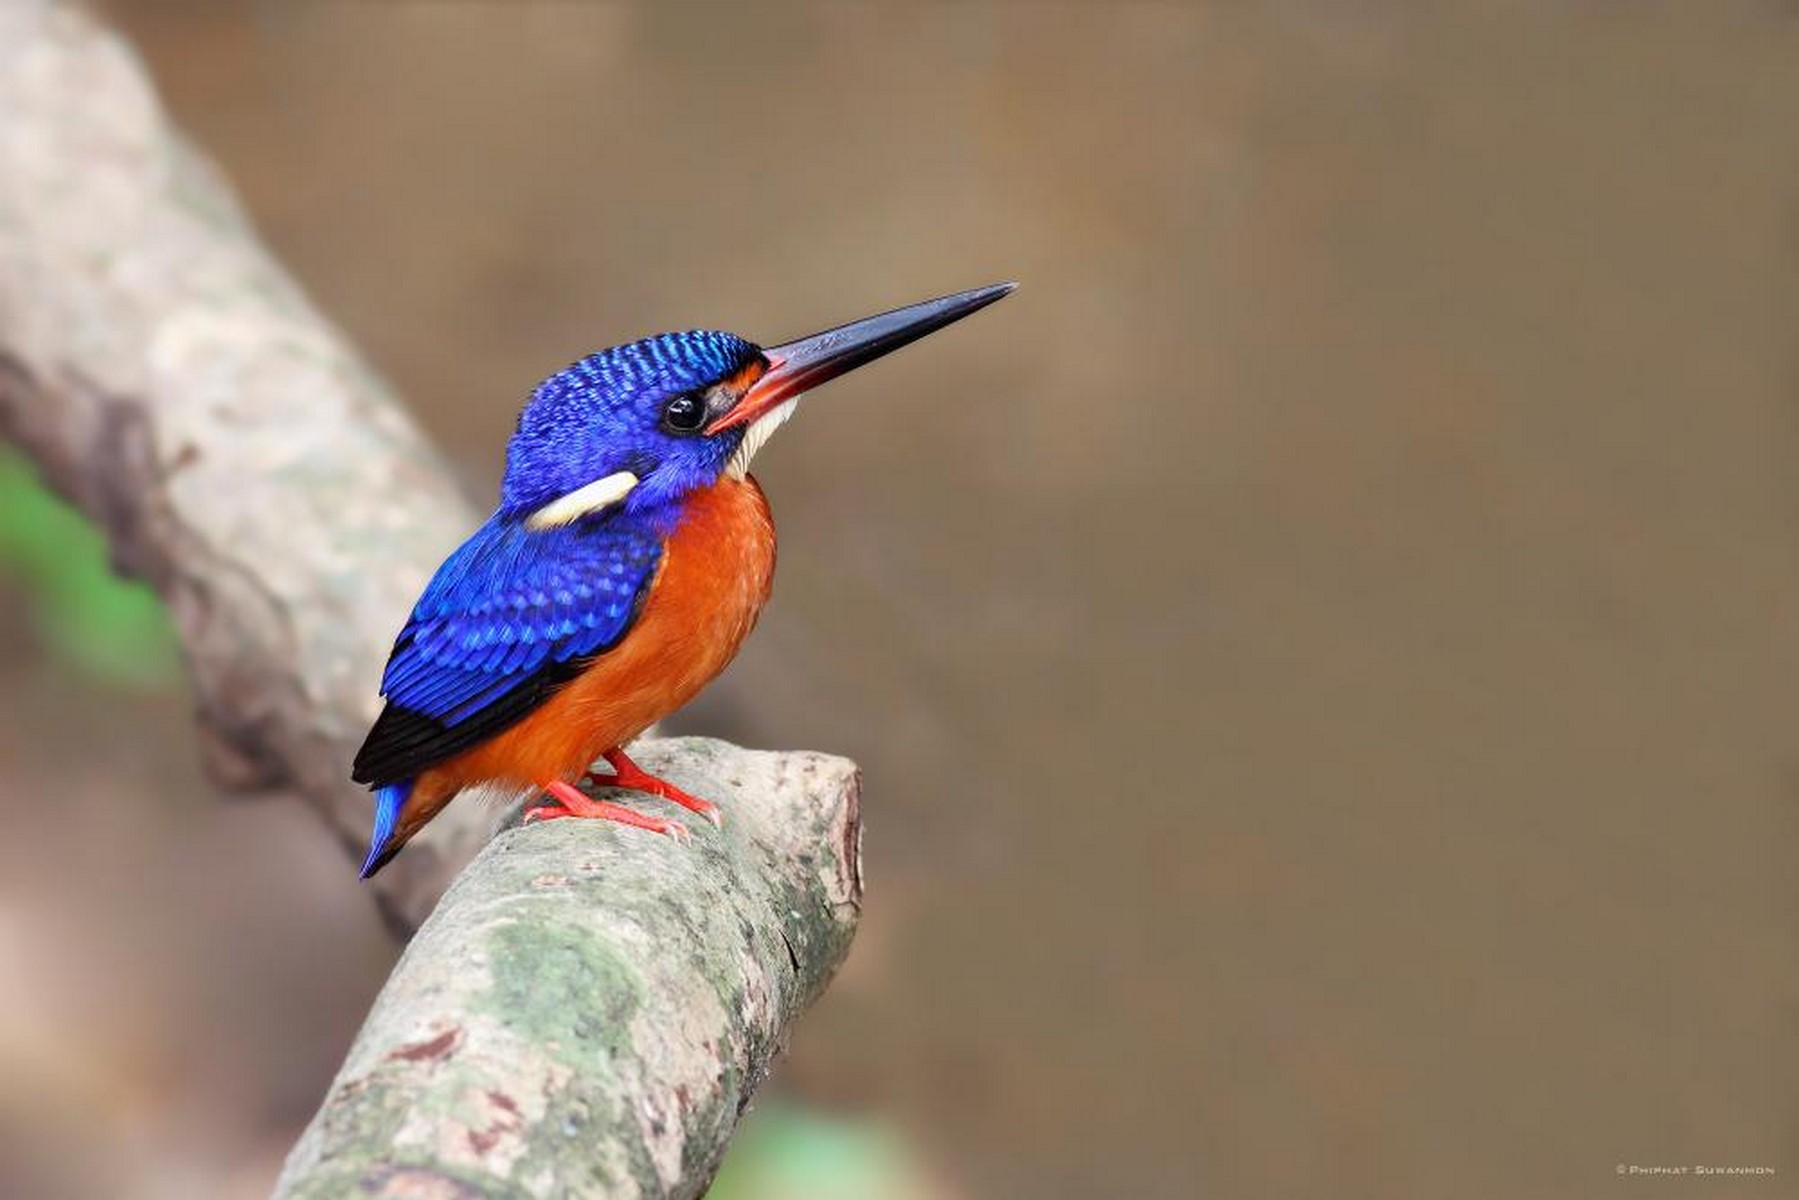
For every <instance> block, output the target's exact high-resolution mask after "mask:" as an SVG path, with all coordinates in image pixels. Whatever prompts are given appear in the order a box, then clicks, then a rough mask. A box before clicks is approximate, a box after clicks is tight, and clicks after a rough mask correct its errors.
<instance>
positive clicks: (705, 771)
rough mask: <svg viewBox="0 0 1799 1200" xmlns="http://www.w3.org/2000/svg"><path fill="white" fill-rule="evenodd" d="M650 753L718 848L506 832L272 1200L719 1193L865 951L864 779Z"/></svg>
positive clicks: (586, 824) (747, 756) (748, 757)
mask: <svg viewBox="0 0 1799 1200" xmlns="http://www.w3.org/2000/svg"><path fill="white" fill-rule="evenodd" d="M633 753H634V754H635V755H638V756H639V757H640V759H641V761H642V762H643V763H644V765H645V766H646V767H647V768H649V769H650V770H652V771H653V772H655V773H656V774H658V775H662V776H663V777H665V778H667V779H669V780H670V782H673V783H676V784H678V785H679V786H681V787H683V788H686V789H687V790H689V791H691V792H693V793H694V794H696V795H701V796H705V797H708V798H710V799H713V800H716V801H717V802H718V803H719V805H720V806H721V807H722V808H723V810H724V813H725V826H724V828H723V829H722V830H716V829H714V828H712V826H710V825H709V824H707V823H705V822H695V823H691V825H692V828H693V834H694V838H693V841H692V843H691V844H688V845H682V844H679V843H677V842H675V841H674V840H672V839H669V838H664V837H659V836H657V835H654V834H648V833H645V832H643V831H641V830H635V829H627V828H623V827H620V826H617V825H613V824H611V823H610V822H602V821H578V820H562V821H552V822H548V823H545V824H540V825H529V826H517V825H514V826H513V827H512V828H509V829H506V830H504V831H503V832H501V833H500V834H499V836H497V837H496V838H495V839H494V840H493V841H492V842H491V843H490V844H489V845H488V846H487V848H486V849H485V850H483V851H482V852H481V854H480V856H479V857H477V858H476V859H475V861H474V862H473V863H472V864H471V865H470V866H469V867H468V869H467V870H465V871H464V872H463V873H462V875H461V876H460V877H458V879H457V880H456V882H455V883H454V884H453V885H452V886H451V888H450V890H449V891H448V892H446V893H445V895H444V897H443V899H442V901H440V902H439V904H438V906H437V909H436V911H435V912H433V913H432V915H431V917H430V919H429V920H428V921H426V922H425V924H424V926H423V927H422V928H421V929H420V930H419V931H418V933H417V934H416V935H415V936H414V938H413V940H412V943H411V945H410V946H408V947H407V950H406V953H405V955H404V956H403V957H402V958H401V960H400V963H399V965H398V966H397V967H395V969H394V972H393V974H392V976H391V977H390V978H389V979H388V981H387V986H386V987H385V988H384V989H383V990H382V992H381V995H380V997H379V998H378V999H377V1000H376V1002H375V1006H374V1009H373V1010H372V1011H371V1012H370V1014H369V1018H368V1021H367V1023H366V1024H365V1025H364V1026H363V1029H362V1032H361V1034H360V1035H359V1036H358V1037H357V1039H356V1043H355V1045H354V1046H353V1047H352V1048H351V1050H350V1054H349V1057H348V1059H347V1060H346V1061H345V1063H344V1066H343V1069H342V1070H341V1071H340V1072H339V1073H338V1076H337V1079H336V1081H335V1082H334V1083H333V1084H332V1086H331V1091H330V1093H329V1094H328V1095H327V1097H326V1100H325V1103H324V1106H323V1107H322V1108H321V1109H320V1110H319V1112H318V1115H317V1116H316V1117H314V1118H313V1121H312V1124H311V1125H310V1126H309V1127H308V1128H307V1130H306V1132H305V1134H304V1135H303V1136H302V1137H301V1139H300V1141H299V1144H298V1145H297V1146H296V1147H295V1148H294V1151H293V1153H292V1155H291V1156H290V1157H289V1158H288V1161H287V1166H286V1169H285V1170H284V1171H283V1172H282V1175H281V1180H280V1182H279V1184H278V1185H277V1187H276V1195H277V1196H278V1197H308V1198H311V1197H317V1198H320V1200H325V1198H329V1200H342V1198H343V1197H351V1196H377V1197H395V1198H397V1197H415V1198H433V1200H435V1198H439V1197H442V1198H444V1200H450V1198H464V1197H468V1198H473V1197H482V1198H491V1197H540V1196H541V1197H563V1196H607V1197H612V1196H641V1197H688V1196H698V1195H699V1194H700V1193H702V1192H703V1191H704V1190H705V1189H706V1185H707V1184H708V1183H710V1181H711V1179H712V1176H713V1173H714V1172H715V1171H716V1170H717V1169H718V1164H719V1160H720V1159H721V1158H722V1157H723V1155H724V1151H725V1146H726V1144H727V1143H728V1141H729V1140H730V1137H731V1134H732V1132H733V1130H734V1129H735V1127H736V1125H737V1121H738V1118H739V1117H740V1116H741V1115H742V1113H743V1111H744V1109H745V1107H746V1106H747V1105H748V1103H749V1100H750V1097H751V1095H752V1093H753V1092H754V1091H755V1089H756V1087H757V1085H758V1084H760V1083H761V1081H762V1080H763V1078H764V1077H765V1076H766V1075H767V1074H768V1071H769V1067H770V1064H771V1062H772V1060H773V1059H774V1058H775V1056H776V1055H777V1054H778V1053H779V1052H780V1050H781V1048H782V1047H783V1045H784V1044H785V1041H786V1032H787V1028H788V1025H789V1023H790V1022H792V1021H793V1019H794V1018H795V1017H797V1016H798V1015H799V1013H800V1012H801V1011H802V1010H803V1009H804V1008H805V1007H806V1006H807V1005H808V1004H809V1003H811V1001H812V1000H813V999H814V998H816V997H817V996H818V995H819V993H820V992H822V991H823V990H824V986H825V984H826V982H827V981H828V980H829V979H830V977H831V974H832V972H833V971H835V970H836V968H837V965H838V964H839V963H840V962H841V961H842V959H843V956H844V954H845V953H846V952H847V950H848V949H849V943H850V937H851V935H852V934H853V933H854V931H855V926H856V918H857V915H858V912H859V906H860V902H861V890H862V889H861V879H860V867H859V858H858V842H859V836H860V820H859V816H858V795H857V793H858V779H857V775H856V770H855V767H854V765H853V764H851V763H849V762H847V761H846V760H844V759H840V758H831V757H827V756H824V755H817V754H806V753H765V752H757V751H749V750H740V749H738V748H736V747H734V746H730V745H727V744H726V743H723V742H717V741H710V740H704V739H683V740H676V741H653V742H647V743H642V744H640V746H638V747H635V748H633ZM469 802H470V801H469V800H468V799H464V800H463V801H462V803H469ZM634 802H635V801H634ZM642 803H644V804H645V805H646V807H647V806H657V807H658V811H660V808H661V802H660V801H655V800H647V799H646V800H643V801H642ZM513 820H514V821H515V822H516V820H517V814H516V813H515V814H514V815H513Z"/></svg>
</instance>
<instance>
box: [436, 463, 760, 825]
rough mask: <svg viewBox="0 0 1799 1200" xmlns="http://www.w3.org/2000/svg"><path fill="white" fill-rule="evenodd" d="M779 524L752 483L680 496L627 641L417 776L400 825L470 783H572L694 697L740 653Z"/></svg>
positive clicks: (723, 484) (726, 483)
mask: <svg viewBox="0 0 1799 1200" xmlns="http://www.w3.org/2000/svg"><path fill="white" fill-rule="evenodd" d="M774 569H775V529H774V522H773V520H772V519H771V518H770V515H769V511H768V501H767V500H766V499H765V498H764V497H763V495H762V489H761V488H760V487H758V486H756V481H755V480H754V479H748V478H746V479H741V480H738V479H731V478H723V479H720V480H719V481H718V483H716V484H714V485H713V486H712V487H710V488H707V489H706V490H704V491H701V492H696V493H694V495H693V496H692V497H691V498H690V499H689V500H688V502H687V506H686V512H685V514H684V515H683V516H682V518H681V524H680V525H679V526H678V527H677V528H676V530H675V531H674V533H673V534H671V535H670V536H669V539H668V541H667V543H666V544H665V545H664V547H663V552H662V561H661V564H660V565H659V567H658V569H657V574H656V578H655V580H654V582H652V583H651V585H650V592H649V595H648V596H647V597H646V598H645V600H644V602H643V607H642V609H641V610H640V611H639V612H638V615H637V621H636V623H635V624H634V625H633V626H632V627H631V630H630V632H629V633H627V634H626V635H625V636H624V639H623V640H622V641H620V642H619V644H618V645H616V646H614V647H613V648H612V649H610V650H608V651H606V652H605V653H604V654H602V655H600V656H599V657H598V658H597V659H595V660H594V663H593V665H592V666H590V667H589V668H588V669H587V670H585V671H583V672H582V673H581V674H580V675H578V676H576V677H575V678H574V679H573V680H571V681H570V682H569V683H568V684H566V685H565V686H564V687H563V688H562V689H561V690H559V691H558V692H557V693H556V694H555V695H554V696H552V697H551V698H550V699H549V700H548V701H546V702H545V703H544V704H543V705H541V706H540V707H539V708H537V709H536V710H534V711H533V712H532V713H531V714H530V715H529V716H527V717H525V718H524V719H523V720H521V721H520V722H519V723H518V724H516V725H514V726H512V727H511V728H510V729H507V730H505V731H503V732H501V733H499V734H496V735H495V736H494V737H492V738H490V739H489V740H487V741H485V742H483V743H482V744H481V745H479V746H476V747H475V748H473V749H471V750H466V751H464V752H463V753H461V754H459V755H457V756H455V757H454V758H450V759H447V760H445V761H444V762H442V763H439V764H438V765H437V766H435V767H432V768H430V769H429V770H427V771H425V772H424V773H422V774H421V775H420V776H419V777H418V780H417V782H416V784H415V785H414V788H413V794H412V797H411V800H410V801H409V803H408V804H407V805H406V808H407V809H408V810H409V811H407V812H406V813H405V818H411V819H412V820H411V821H407V820H405V818H403V819H402V823H403V824H415V827H416V824H422V823H423V822H424V821H425V820H428V819H429V818H430V816H431V815H432V814H434V813H435V812H436V811H437V810H438V809H439V808H441V807H443V805H444V803H445V802H447V801H448V800H449V799H450V797H451V796H453V795H455V794H456V792H458V791H459V790H461V789H462V788H465V787H468V786H471V785H473V784H477V783H489V782H492V783H498V784H501V785H503V786H510V787H516V788H525V787H537V786H541V785H542V784H545V783H550V782H552V781H555V780H566V781H569V782H574V781H577V780H579V779H580V777H581V775H582V774H583V773H584V772H585V771H586V770H587V768H588V767H589V766H591V765H592V764H593V762H594V761H595V760H596V759H598V758H599V757H600V755H601V754H602V753H604V752H605V751H607V750H611V749H613V748H615V747H619V746H623V745H624V744H625V743H627V742H629V741H630V740H631V739H632V738H634V737H636V736H637V735H638V734H640V733H642V732H643V731H644V730H645V729H648V728H649V727H650V726H651V725H652V724H654V723H655V722H656V721H659V720H661V719H662V718H663V717H665V716H667V715H668V714H669V713H671V712H673V711H674V710H675V709H677V708H679V707H681V706H682V705H683V704H685V703H687V702H688V701H689V700H691V699H693V697H694V696H695V695H697V694H698V693H699V691H700V689H701V688H703V687H705V686H706V684H708V683H710V682H711V681H712V679H713V677H714V676H716V675H717V674H718V673H719V672H720V671H722V670H724V669H725V667H726V666H727V665H728V664H729V663H730V661H731V659H732V658H734V657H736V655H737V649H738V647H739V646H741V645H742V644H743V639H744V638H745V637H747V636H748V635H749V632H750V630H751V628H753V627H754V626H755V624H756V617H757V616H758V615H759V614H760V613H761V611H762V606H763V604H764V603H766V602H767V600H768V593H769V589H770V587H771V586H772V585H773V582H774Z"/></svg>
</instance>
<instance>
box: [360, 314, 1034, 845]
mask: <svg viewBox="0 0 1799 1200" xmlns="http://www.w3.org/2000/svg"><path fill="white" fill-rule="evenodd" d="M1015 286H1016V284H1012V283H1001V284H995V285H993V286H990V287H984V288H976V289H974V290H972V291H966V292H958V293H956V294H954V295H950V296H943V297H940V298H938V299H936V300H927V301H924V302H923V303H920V304H913V305H908V306H907V307H905V308H897V309H894V310H893V311H891V312H886V313H882V314H880V315H879V316H873V317H868V318H866V319H864V320H860V321H852V322H850V323H849V324H847V325H840V326H838V327H836V328H834V329H828V330H826V331H825V332H823V333H818V334H814V335H812V336H811V337H806V338H800V339H798V340H796V341H791V342H785V343H782V344H781V345H778V346H770V347H766V348H764V347H761V346H757V345H755V344H754V343H752V342H749V341H747V340H745V339H743V338H741V337H738V336H737V335H736V334H731V333H724V332H720V331H717V330H704V329H702V330H692V331H689V332H686V333H665V334H662V335H660V336H657V337H651V338H645V339H643V340H641V341H636V342H631V343H630V344H628V345H623V346H614V347H613V348H612V349H610V350H602V351H600V352H599V353H597V354H592V355H589V356H588V357H587V358H584V359H582V360H581V361H580V362H577V363H575V364H573V365H572V366H570V367H568V368H566V369H565V370H562V371H558V372H557V373H556V374H554V375H552V376H550V377H549V378H548V379H546V380H544V381H543V382H542V383H540V384H538V385H537V387H536V389H535V390H534V391H533V392H532V394H531V397H530V399H529V400H528V401H527V402H526V403H525V406H524V409H523V411H521V412H520V414H519V419H518V428H517V430H516V431H515V432H514V433H513V435H512V440H511V442H510V444H509V445H508V446H507V449H506V472H505V476H504V478H503V480H502V481H501V484H500V502H499V507H498V508H496V509H495V510H494V513H493V515H492V516H490V517H488V518H487V520H486V522H485V523H483V524H482V525H481V527H480V528H479V529H477V530H475V532H474V533H473V534H472V535H470V537H469V538H468V540H467V541H465V542H463V543H462V545H461V546H459V547H458V548H457V549H456V550H455V551H453V552H452V553H451V554H450V556H449V557H448V558H447V559H445V560H444V562H443V564H442V565H441V566H440V567H439V568H438V569H437V572H436V574H435V575H433V576H432V578H431V582H430V583H428V584H426V585H425V590H424V592H423V594H422V595H420V597H419V599H418V602H417V603H416V604H415V605H414V606H413V609H412V615H411V616H410V618H409V619H408V620H407V622H406V625H405V627H404V628H403V629H402V630H401V631H400V634H399V637H398V638H397V639H395V641H394V647H393V652H392V654H391V655H390V656H389V658H388V660H387V668H386V671H385V672H384V673H383V675H382V679H381V695H382V696H383V697H384V698H385V699H386V702H387V703H386V706H385V707H384V708H383V710H382V712H381V715H380V716H379V717H378V718H376V720H375V724H374V726H373V728H371V729H370V730H369V734H368V737H367V739H366V740H365V741H364V742H363V745H362V749H361V750H360V751H358V752H357V755H356V760H355V764H354V767H353V768H352V771H351V777H352V778H353V779H354V780H355V781H356V782H357V783H362V784H367V785H368V786H369V787H370V788H371V789H372V790H373V792H374V796H375V819H374V834H373V836H372V838H371V839H370V843H369V851H368V857H367V858H366V859H365V860H364V862H363V864H362V878H364V879H367V878H369V877H370V876H371V875H373V874H374V873H375V872H376V871H379V870H380V869H381V868H382V867H383V866H385V865H387V863H388V862H390V861H392V859H393V857H394V855H396V854H398V853H399V852H400V849H401V847H403V846H404V845H405V844H406V842H407V841H408V839H410V838H411V837H412V836H413V835H414V834H416V833H417V832H418V831H419V830H420V829H422V828H423V827H424V826H425V824H426V822H428V821H430V820H431V818H432V817H434V816H436V815H437V814H438V813H439V812H441V811H442V810H443V807H444V805H446V804H448V803H449V802H450V801H451V800H452V799H453V798H455V796H456V795H457V794H458V793H459V792H461V791H463V790H464V789H468V788H477V787H482V788H486V789H490V790H498V791H501V792H502V793H505V794H510V795H513V796H519V795H531V794H533V793H541V794H542V795H543V797H544V799H543V801H542V802H540V803H538V804H536V805H535V806H533V807H532V808H530V809H529V810H527V812H526V815H525V819H526V820H527V821H543V820H555V819H558V818H562V817H591V818H602V819H608V820H613V821H618V822H621V823H623V824H626V825H632V826H636V827H637V828H640V829H646V830H649V831H651V832H654V833H660V834H665V835H668V836H671V837H674V838H677V839H679V840H686V839H687V838H688V837H689V836H690V835H689V833H688V830H687V828H686V826H685V825H683V824H682V823H681V822H679V821H677V820H672V819H670V818H666V817H660V816H655V815H653V814H650V813H646V812H640V811H638V810H637V809H634V808H631V807H628V806H627V805H623V804H619V803H616V802H613V801H607V800H600V799H597V798H594V797H592V796H589V795H588V794H586V793H584V792H583V791H582V790H581V789H580V788H579V787H577V786H576V784H577V783H580V782H584V781H586V780H588V779H590V778H591V779H592V781H593V782H594V783H595V784H596V785H598V786H601V787H607V788H620V789H624V790H627V791H635V792H643V793H647V794H649V795H653V796H660V797H662V798H663V799H665V800H669V801H672V802H673V803H675V804H677V805H679V806H681V807H682V808H685V809H688V810H690V811H692V812H694V813H696V814H698V815H699V816H701V817H703V818H705V819H707V820H710V821H712V822H713V823H714V824H720V823H722V822H721V818H720V814H719V810H718V807H717V806H716V805H715V804H713V803H711V802H710V801H707V800H704V799H701V798H700V797H697V796H691V795H689V794H688V793H686V792H684V791H682V790H681V789H680V788H678V787H675V786H674V785H673V784H671V783H669V782H667V781H666V780H663V779H659V778H657V777H656V776H654V775H652V774H651V773H649V772H648V771H645V770H644V769H643V768H642V767H639V766H638V765H637V764H636V763H635V762H633V761H632V760H631V758H630V757H629V756H628V755H627V754H626V753H625V747H626V746H627V745H628V744H630V742H631V741H632V739H634V738H636V737H637V736H638V735H639V734H641V733H642V732H643V731H644V730H646V729H648V728H649V727H650V726H651V725H652V724H654V723H655V722H656V721H659V720H661V719H662V718H663V717H665V716H667V715H668V714H669V713H671V712H673V711H675V710H676V709H677V708H680V707H681V706H682V705H683V704H686V703H687V702H688V701H689V700H691V699H693V697H694V696H695V695H697V694H698V693H699V691H700V690H701V689H702V688H704V687H705V686H706V684H708V683H709V682H711V681H712V679H713V678H714V677H715V676H716V675H717V674H718V673H719V672H720V671H722V670H724V669H725V667H726V665H727V664H729V663H730V661H731V659H732V658H734V657H735V656H736V654H737V650H738V647H740V646H741V645H742V644H743V640H744V638H745V637H747V636H748V635H749V632H750V629H751V628H752V627H753V626H754V625H755V623H756V618H757V616H758V615H759V614H760V613H761V611H762V606H763V605H764V604H765V603H766V602H767V600H768V596H769V590H770V588H771V586H772V584H773V580H774V568H775V529H774V522H773V519H772V517H771V516H770V513H769V508H768V500H767V498H766V497H764V496H763V494H762V489H761V488H760V487H759V486H758V485H757V483H756V480H755V478H754V477H753V476H751V475H750V473H749V468H750V460H751V459H753V458H754V457H755V455H756V452H757V451H758V450H760V449H761V448H762V446H763V445H764V444H765V443H766V442H767V441H768V438H769V436H770V435H771V434H773V433H774V432H775V430H777V429H779V428H780V427H781V426H782V425H783V424H784V423H786V421H787V419H788V418H789V417H791V416H792V415H793V413H794V410H795V408H796V407H797V406H798V405H799V401H800V396H801V394H802V393H804V392H806V391H809V390H810V389H812V388H814V387H817V386H818V385H820V384H822V383H824V382H826V381H827V380H830V379H833V378H835V377H837V376H838V375H841V374H843V373H844V372H846V371H850V370H853V369H854V368H856V367H859V366H862V365H863V364H865V363H869V362H872V361H874V360H875V359H877V358H880V357H881V356H882V355H884V354H887V353H890V352H891V351H894V350H897V349H899V348H900V347H901V346H904V345H906V344H908V343H910V342H913V341H916V340H917V339H919V338H921V337H924V336H925V335H926V334H929V333H932V332H934V331H936V330H938V329H941V328H943V327H944V326H945V325H948V324H950V323H951V322H954V321H959V320H961V319H962V318H963V317H966V316H968V315H969V314H971V313H973V312H975V311H977V310H978V309H982V308H985V307H986V306H987V305H989V304H992V303H993V302H995V301H996V300H999V299H1001V298H1002V297H1004V296H1006V295H1008V294H1009V293H1010V292H1011V291H1012V290H1013V288H1014V287H1015ZM601 760H604V761H605V763H606V764H607V765H608V766H609V767H610V768H611V773H610V774H604V775H594V774H592V772H591V768H592V767H593V766H594V765H595V764H597V763H599V762H600V761H601Z"/></svg>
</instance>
